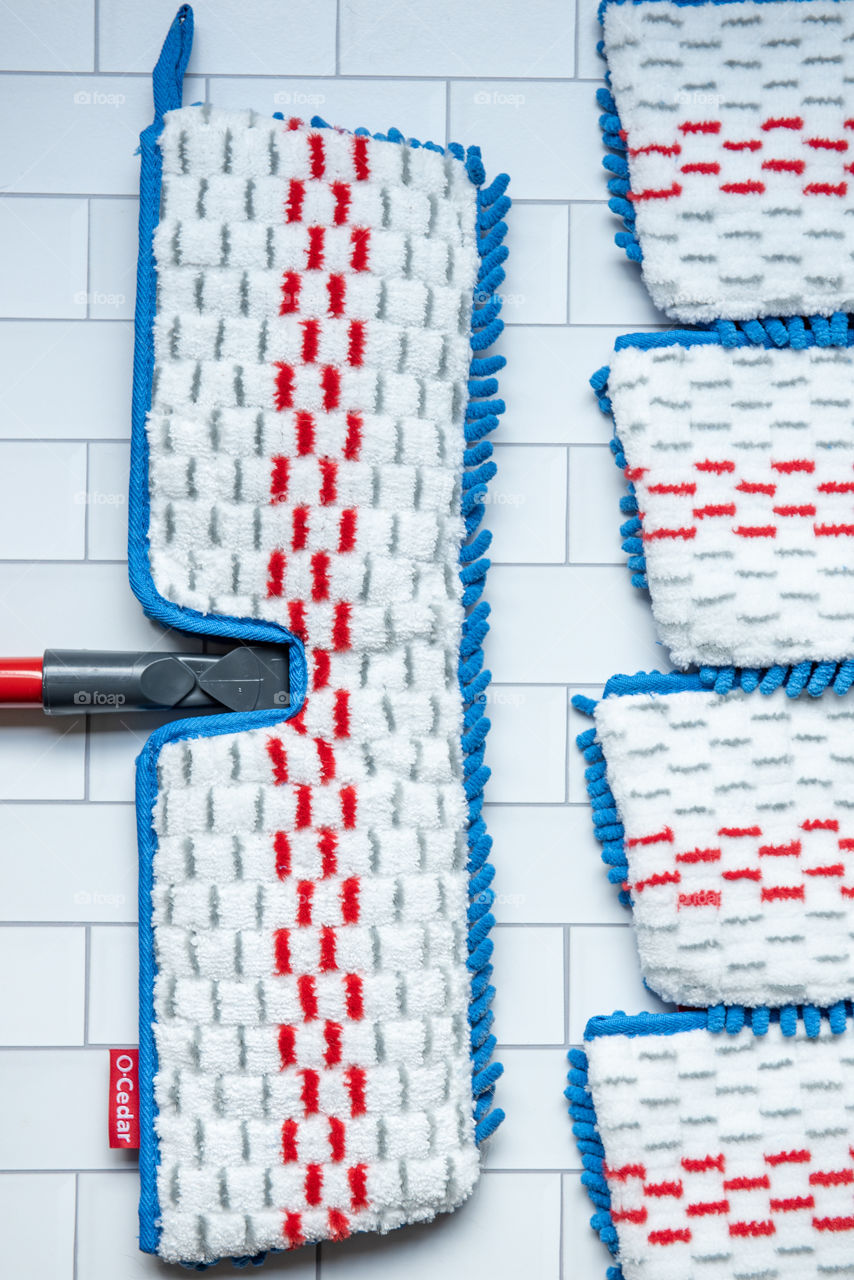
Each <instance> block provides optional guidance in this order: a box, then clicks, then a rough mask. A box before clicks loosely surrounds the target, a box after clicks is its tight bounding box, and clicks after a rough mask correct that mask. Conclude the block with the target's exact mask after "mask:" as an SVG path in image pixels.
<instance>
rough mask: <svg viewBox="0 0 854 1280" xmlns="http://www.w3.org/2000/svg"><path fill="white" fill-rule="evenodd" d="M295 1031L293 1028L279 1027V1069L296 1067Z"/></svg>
mask: <svg viewBox="0 0 854 1280" xmlns="http://www.w3.org/2000/svg"><path fill="white" fill-rule="evenodd" d="M296 1060H297V1051H296V1030H295V1028H294V1027H289V1026H282V1027H279V1062H280V1069H281V1070H284V1069H285V1067H293V1066H296Z"/></svg>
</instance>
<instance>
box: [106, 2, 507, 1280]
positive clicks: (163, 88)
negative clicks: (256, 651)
mask: <svg viewBox="0 0 854 1280" xmlns="http://www.w3.org/2000/svg"><path fill="white" fill-rule="evenodd" d="M192 39H193V11H192V8H191V7H190V5H182V6H181V8H180V9H179V10H178V13H177V14H176V16H175V19H174V21H173V23H172V26H171V27H170V29H169V32H168V34H167V37H166V40H165V42H164V45H163V50H162V52H161V55H160V58H159V59H158V62H157V66H156V67H155V70H154V74H153V88H154V102H155V118H154V122H153V124H152V125H150V126H149V127H148V128H147V129H146V130H145V131H144V132H143V134H142V135H141V138H140V155H141V176H140V225H139V246H140V251H139V266H138V273H137V280H138V283H137V311H136V339H135V348H134V382H133V430H132V449H131V480H130V502H129V526H130V532H129V562H130V576H131V585H132V587H133V589H134V591H135V593H136V595H137V597H138V598H139V600H140V602H141V603H142V605H143V607H144V608H145V611H146V613H148V614H149V616H151V617H154V618H156V619H158V620H159V621H161V622H164V623H166V624H167V625H171V626H176V627H179V628H182V629H184V630H190V631H200V632H205V633H208V634H213V635H219V636H227V637H230V638H235V639H236V638H247V639H254V640H266V641H273V642H275V643H279V644H281V643H288V644H290V645H291V701H292V705H291V707H290V708H289V709H288V711H287V712H286V713H285V714H283V713H282V711H281V710H279V711H259V712H249V713H235V714H229V715H218V716H208V717H199V718H195V719H192V720H181V721H174V722H172V723H171V724H168V725H165V726H164V727H163V728H162V729H159V730H158V731H157V732H155V733H154V734H152V736H151V737H150V738H149V739H148V741H147V743H146V745H145V747H144V748H143V751H142V753H141V754H140V757H139V760H138V762H137V801H136V809H137V833H138V841H139V858H140V870H139V921H140V929H139V935H140V936H139V948H140V972H139V1005H140V1029H139V1038H140V1054H139V1075H140V1095H141V1096H140V1160H139V1163H140V1202H139V1220H140V1248H141V1249H143V1250H144V1251H146V1252H149V1253H156V1251H157V1244H158V1240H159V1236H160V1229H159V1225H158V1220H159V1216H160V1206H159V1201H158V1196H157V1165H158V1163H159V1151H158V1146H157V1140H156V1134H155V1129H154V1123H155V1119H156V1114H157V1111H156V1106H155V1102H154V1076H155V1074H156V1072H157V1051H156V1046H155V1040H154V1029H153V1028H154V978H155V973H156V964H155V956H154V931H153V926H152V904H151V891H152V888H153V870H152V867H153V858H154V854H155V852H156V847H157V838H156V835H155V833H154V830H153V826H152V812H153V807H154V803H155V801H156V798H157V759H158V756H159V753H160V750H161V748H162V746H163V744H164V743H165V742H171V741H174V740H176V739H178V738H196V737H205V736H212V735H215V734H219V733H233V732H236V731H237V730H242V729H251V728H260V727H264V726H268V725H273V724H281V723H283V722H284V721H285V720H288V719H290V718H292V717H293V716H294V715H296V714H297V713H298V712H299V711H300V709H301V707H302V703H303V699H304V697H305V692H306V686H307V672H306V662H305V653H304V649H303V646H302V644H301V643H300V641H299V640H297V638H296V637H295V636H293V635H291V633H290V632H288V631H286V630H285V629H284V628H281V627H278V626H276V625H275V624H272V623H263V622H260V621H259V620H257V619H241V618H229V617H207V616H205V615H202V614H199V613H197V612H196V611H195V610H190V609H185V608H183V607H181V606H178V605H175V604H174V603H173V602H171V601H168V600H166V599H164V597H162V596H160V595H159V593H158V592H157V590H156V587H155V585H154V582H153V579H152V576H151V566H150V562H149V558H148V523H149V514H150V504H149V492H148V442H147V436H146V431H145V422H146V416H147V414H148V410H149V408H150V404H151V380H152V373H153V368H154V345H153V324H154V317H155V312H156V285H157V273H156V266H155V262H154V255H153V246H152V238H153V234H154V230H155V227H156V225H157V221H158V216H159V204H160V184H161V173H162V163H161V157H160V151H159V148H158V145H157V139H158V138H159V136H160V133H161V132H162V129H163V115H164V113H165V112H167V111H171V110H174V109H175V108H178V107H180V106H181V102H182V86H183V77H184V72H185V70H186V66H187V61H188V59H189V56H190V49H191V47H192ZM274 115H275V116H276V117H277V118H281V112H276V113H274ZM311 124H312V126H313V127H315V128H328V127H330V126H328V125H327V124H326V122H325V121H324V120H321V119H320V118H319V117H315V118H314V119H312V121H311ZM355 132H356V133H357V134H360V135H368V136H372V137H374V138H376V139H377V140H378V141H389V142H398V143H403V142H406V143H408V145H409V146H412V147H419V146H424V147H426V148H427V149H429V150H431V151H438V152H440V153H441V154H445V151H446V150H447V151H448V152H449V153H450V154H451V155H453V156H454V157H455V159H457V160H459V161H460V162H461V163H463V164H464V165H465V168H466V173H467V174H468V177H469V180H470V181H471V182H472V184H473V185H474V186H475V187H476V188H477V249H478V256H479V258H480V266H479V269H478V274H477V282H476V285H475V290H474V297H473V299H472V312H471V337H470V343H471V348H472V359H471V363H470V366H469V381H468V397H469V399H468V404H467V406H466V411H465V416H464V435H465V442H466V448H465V451H464V454H463V468H464V469H463V475H462V484H461V493H460V509H461V513H462V516H463V518H464V520H465V528H466V541H465V542H464V543H463V545H462V547H461V548H460V557H459V559H460V571H459V573H460V580H461V582H462V585H463V594H462V601H463V607H464V609H465V610H466V616H465V618H464V621H463V627H462V638H461V643H460V659H459V667H458V678H459V687H460V696H461V698H462V702H463V712H464V715H463V735H462V739H461V745H462V753H463V770H464V776H463V785H464V789H465V794H466V800H467V803H468V831H467V839H468V861H467V870H468V873H469V908H468V952H469V956H468V960H467V967H468V969H469V972H470V974H471V999H470V1001H469V1014H468V1019H469V1031H470V1046H471V1048H470V1052H471V1061H472V1099H473V1107H474V1120H475V1141H476V1142H477V1144H478V1145H480V1144H481V1143H483V1142H484V1141H485V1140H486V1139H487V1138H488V1137H489V1136H490V1135H491V1134H492V1133H494V1132H495V1130H496V1129H497V1128H498V1126H499V1125H500V1124H501V1122H502V1120H503V1119H504V1112H503V1111H502V1110H501V1108H500V1107H496V1106H494V1105H493V1104H494V1097H495V1085H496V1082H497V1080H498V1079H499V1077H500V1076H501V1075H502V1073H503V1070H504V1068H503V1066H502V1064H501V1063H500V1062H494V1061H492V1057H493V1053H494V1050H495V1046H496V1043H497V1042H496V1038H495V1035H494V1034H493V1033H492V1030H491V1027H492V1021H493V1014H492V1010H491V1005H492V1000H493V997H494V995H495V988H494V987H493V986H492V985H491V982H490V979H491V977H492V972H493V968H492V963H491V957H492V951H493V941H492V939H491V938H490V936H489V934H490V932H491V930H492V927H493V925H494V924H495V917H494V916H493V914H492V912H491V909H490V908H491V906H492V904H493V902H494V899H495V894H494V892H493V890H492V888H491V887H490V886H491V882H492V879H493V877H494V874H495V867H494V865H493V864H492V863H491V862H490V861H489V855H490V851H491V849H492V838H491V836H490V835H489V834H488V833H487V830H486V824H485V822H484V819H483V816H482V808H483V794H484V787H485V785H486V782H487V780H488V778H489V776H490V770H489V768H488V767H487V766H486V765H485V764H484V751H485V740H486V736H487V734H488V732H489V729H490V722H489V720H488V719H487V717H486V716H485V715H484V710H485V706H486V690H487V688H488V685H489V683H490V680H491V674H490V672H489V671H488V670H485V669H484V667H483V661H484V654H483V641H484V638H485V637H486V634H487V632H488V631H489V622H488V617H489V605H488V604H487V603H486V601H484V600H481V598H480V597H481V595H482V593H483V588H484V585H485V582H486V575H487V570H488V569H489V563H490V562H489V560H488V558H487V557H486V555H485V552H486V551H487V549H488V548H489V545H490V543H491V541H492V534H491V532H490V531H489V530H488V529H483V528H481V525H482V522H483V517H484V513H485V500H486V497H487V489H488V484H489V481H490V480H491V479H492V478H493V477H494V475H495V474H496V470H497V468H496V465H495V462H494V461H493V459H492V453H493V448H492V443H491V441H490V440H489V439H488V438H487V437H488V436H489V435H490V434H491V432H493V431H494V430H495V429H496V428H497V426H498V420H499V417H500V415H501V414H502V413H503V412H504V402H503V401H502V400H500V399H498V398H496V396H497V392H498V382H497V379H496V378H495V376H494V375H495V374H496V373H498V372H499V371H500V370H501V369H502V368H503V367H504V365H505V364H506V360H505V357H504V356H503V355H495V354H493V355H487V354H484V353H485V352H486V351H487V349H488V348H489V347H491V346H492V344H493V343H494V342H495V341H496V340H497V338H498V337H499V336H500V334H501V333H502V331H503V329H504V321H503V320H502V319H501V317H500V314H499V313H500V311H501V305H502V303H501V298H500V296H498V293H497V290H498V289H499V288H500V286H501V284H502V283H503V281H504V276H505V273H504V265H503V264H504V262H505V261H506V258H507V252H508V251H507V247H506V245H505V244H504V243H503V241H504V238H505V236H506V234H507V223H506V222H505V220H504V219H505V216H506V214H507V212H508V210H509V209H510V205H511V201H510V198H509V196H507V195H506V194H505V193H506V190H507V186H508V183H509V178H508V176H507V175H506V174H499V176H498V177H497V178H495V179H494V180H493V182H492V183H491V184H490V185H489V186H485V185H484V184H485V181H486V174H485V170H484V167H483V162H482V159H481V154H480V148H479V147H469V148H468V149H464V148H463V147H461V146H460V145H459V144H458V143H450V144H449V146H448V147H447V148H445V147H442V146H439V145H438V144H437V143H434V142H425V143H421V142H419V141H418V140H417V139H414V138H409V139H407V138H405V137H404V135H403V134H402V133H401V132H400V131H399V130H397V129H390V130H389V131H388V133H387V134H380V133H375V134H369V131H368V130H367V129H356V130H355ZM266 1256H267V1255H266V1254H259V1255H257V1256H255V1257H252V1258H232V1259H231V1261H232V1263H233V1264H234V1265H235V1266H237V1267H245V1266H248V1265H253V1266H260V1265H261V1264H262V1263H263V1262H264V1260H265V1258H266ZM186 1265H187V1267H188V1269H190V1270H196V1271H204V1270H207V1268H208V1266H209V1265H214V1264H207V1263H199V1264H186Z"/></svg>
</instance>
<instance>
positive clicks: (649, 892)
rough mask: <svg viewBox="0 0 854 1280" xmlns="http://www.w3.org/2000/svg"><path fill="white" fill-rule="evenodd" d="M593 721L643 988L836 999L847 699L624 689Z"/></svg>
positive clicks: (852, 932)
mask: <svg viewBox="0 0 854 1280" xmlns="http://www.w3.org/2000/svg"><path fill="white" fill-rule="evenodd" d="M595 720H596V732H597V736H598V738H599V740H600V742H601V744H602V749H603V752H604V755H605V760H606V768H607V778H608V783H609V786H610V788H611V791H612V792H613V795H614V798H615V801H616V805H617V811H618V813H619V818H620V821H621V822H622V823H623V825H624V827H625V836H624V843H625V850H626V858H627V861H628V866H629V877H628V887H629V889H630V891H631V896H632V909H633V914H634V924H635V932H636V937H637V943H638V950H639V952H640V961H641V968H642V970H643V974H644V978H645V979H646V982H647V983H648V985H649V986H650V987H651V989H652V990H653V991H655V992H657V993H658V994H659V995H660V996H662V997H663V999H665V1000H670V1001H673V1002H674V1003H675V1004H683V1005H690V1006H699V1007H703V1008H705V1007H708V1006H711V1005H716V1004H719V1003H724V1004H744V1005H746V1006H748V1007H756V1006H758V1005H766V1006H771V1007H775V1008H776V1007H779V1006H781V1005H787V1004H802V1003H804V1004H816V1005H819V1006H821V1007H825V1006H828V1005H831V1004H834V1003H835V1002H836V1001H838V1000H845V999H848V998H849V997H850V995H851V991H852V989H854V943H852V939H854V767H852V766H854V751H852V746H851V743H852V730H854V702H852V699H851V698H850V697H849V698H838V697H836V696H835V695H833V694H828V695H827V696H826V697H823V698H816V699H812V698H810V699H797V700H795V699H792V698H789V697H788V696H787V695H786V693H785V691H784V690H782V689H778V690H777V691H776V692H775V693H773V694H769V695H762V694H759V693H754V694H744V693H742V692H741V691H737V692H732V693H729V694H726V695H723V696H722V695H719V694H715V693H712V692H708V693H707V692H683V693H673V694H655V695H651V694H632V695H626V696H623V697H620V696H614V697H608V698H605V699H604V700H603V701H601V702H600V703H599V704H598V705H597V707H596V711H595Z"/></svg>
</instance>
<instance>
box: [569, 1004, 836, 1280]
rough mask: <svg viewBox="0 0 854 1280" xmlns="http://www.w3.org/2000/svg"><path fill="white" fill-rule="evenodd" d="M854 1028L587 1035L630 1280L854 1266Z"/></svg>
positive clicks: (826, 1271)
mask: <svg viewBox="0 0 854 1280" xmlns="http://www.w3.org/2000/svg"><path fill="white" fill-rule="evenodd" d="M852 1040H854V1036H852V1032H851V1030H850V1029H849V1030H848V1031H846V1032H845V1033H844V1034H843V1035H841V1036H834V1035H833V1034H832V1033H831V1031H830V1028H829V1026H828V1024H827V1023H826V1022H823V1023H822V1029H821V1033H820V1035H819V1037H818V1038H817V1039H815V1040H810V1039H807V1037H806V1034H805V1032H804V1029H803V1024H802V1023H800V1024H799V1026H798V1031H797V1034H796V1035H795V1036H793V1037H785V1036H783V1035H782V1033H781V1031H780V1028H779V1026H778V1025H772V1026H771V1027H770V1029H769V1031H768V1032H767V1034H766V1035H763V1036H755V1035H754V1034H753V1031H752V1029H751V1028H749V1027H745V1028H744V1029H743V1030H742V1031H740V1032H739V1033H738V1034H737V1035H729V1034H726V1035H713V1034H711V1033H710V1032H708V1031H705V1030H697V1031H684V1032H679V1033H677V1034H675V1035H638V1036H634V1037H631V1038H630V1037H628V1036H622V1035H614V1036H601V1037H597V1038H596V1039H594V1040H591V1041H590V1042H589V1043H586V1044H585V1046H584V1048H585V1051H586V1053H587V1057H588V1062H589V1077H588V1080H589V1088H590V1091H591V1094H592V1096H593V1100H594V1103H595V1106H596V1115H597V1121H598V1128H599V1133H600V1136H601V1139H602V1142H603V1145H604V1148H605V1164H606V1168H605V1173H606V1177H607V1180H608V1185H609V1189H610V1192H611V1199H612V1215H613V1218H614V1223H615V1226H616V1228H617V1234H618V1237H619V1255H618V1256H619V1261H620V1264H621V1266H622V1269H623V1275H624V1276H625V1278H626V1280H733V1278H734V1277H738V1278H739V1280H759V1277H770V1276H774V1277H778V1278H779V1280H818V1277H827V1276H831V1275H834V1276H835V1275H842V1276H844V1275H848V1274H850V1272H851V1269H852V1256H854V1255H853V1254H852V1241H854V1212H852V1210H854V1156H853V1155H852V1150H854V1124H852V1119H851V1116H852V1110H854V1044H852Z"/></svg>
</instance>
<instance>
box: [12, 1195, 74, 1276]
mask: <svg viewBox="0 0 854 1280" xmlns="http://www.w3.org/2000/svg"><path fill="white" fill-rule="evenodd" d="M74 1199H75V1186H74V1174H73V1173H28V1174H26V1175H21V1174H14V1173H4V1174H0V1222H3V1223H5V1224H6V1227H7V1229H6V1231H5V1232H4V1237H5V1238H4V1240H3V1268H4V1271H5V1273H6V1275H7V1276H9V1277H10V1280H18V1277H20V1280H67V1277H70V1276H71V1275H72V1273H73V1269H74Z"/></svg>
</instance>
